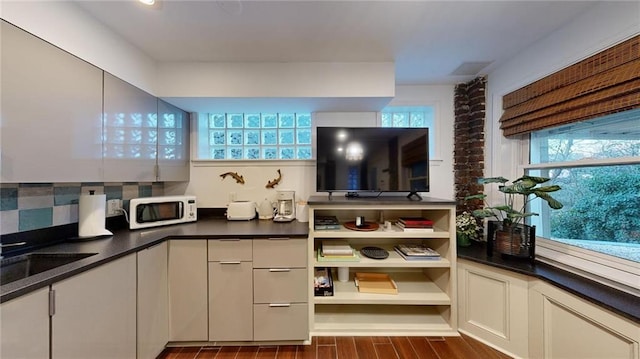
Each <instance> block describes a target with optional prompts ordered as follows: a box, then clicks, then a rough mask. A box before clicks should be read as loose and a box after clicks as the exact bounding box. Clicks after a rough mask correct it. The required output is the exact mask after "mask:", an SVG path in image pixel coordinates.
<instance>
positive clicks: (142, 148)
mask: <svg viewBox="0 0 640 359" xmlns="http://www.w3.org/2000/svg"><path fill="white" fill-rule="evenodd" d="M157 127H158V100H157V98H156V97H154V96H152V95H151V94H149V93H147V92H145V91H143V90H141V89H139V88H137V87H135V86H133V85H131V84H129V83H127V82H125V81H123V80H121V79H119V78H117V77H115V76H113V75H111V74H109V73H107V72H105V73H104V180H105V181H114V182H122V181H137V182H140V181H155V180H156V173H155V172H156V171H155V166H156V157H157V145H158V128H157Z"/></svg>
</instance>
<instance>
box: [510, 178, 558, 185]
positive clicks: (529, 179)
mask: <svg viewBox="0 0 640 359" xmlns="http://www.w3.org/2000/svg"><path fill="white" fill-rule="evenodd" d="M550 179H551V178H547V177H536V176H522V177H520V178H518V179H517V180H514V181H513V183H518V182H522V181H531V182H535V183H536V184H540V183H545V182H547V181H549V180H550Z"/></svg>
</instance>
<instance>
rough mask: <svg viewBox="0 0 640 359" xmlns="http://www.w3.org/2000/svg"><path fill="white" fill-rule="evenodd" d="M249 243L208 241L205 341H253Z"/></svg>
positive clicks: (251, 268) (234, 240) (221, 240)
mask: <svg viewBox="0 0 640 359" xmlns="http://www.w3.org/2000/svg"><path fill="white" fill-rule="evenodd" d="M252 259H253V252H252V247H251V240H240V239H232V240H224V239H216V240H209V340H210V341H251V340H253V315H252V313H253V308H252V307H253V283H252V278H251V276H252V271H253V266H252V263H251V261H252Z"/></svg>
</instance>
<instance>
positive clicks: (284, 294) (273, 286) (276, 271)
mask: <svg viewBox="0 0 640 359" xmlns="http://www.w3.org/2000/svg"><path fill="white" fill-rule="evenodd" d="M253 283H254V285H253V302H254V303H267V304H268V303H294V302H298V303H300V302H303V303H304V302H307V270H306V269H303V268H298V269H289V268H273V269H254V270H253Z"/></svg>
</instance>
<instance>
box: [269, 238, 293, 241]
mask: <svg viewBox="0 0 640 359" xmlns="http://www.w3.org/2000/svg"><path fill="white" fill-rule="evenodd" d="M269 240H270V241H286V240H289V238H287V237H270V238H269Z"/></svg>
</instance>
